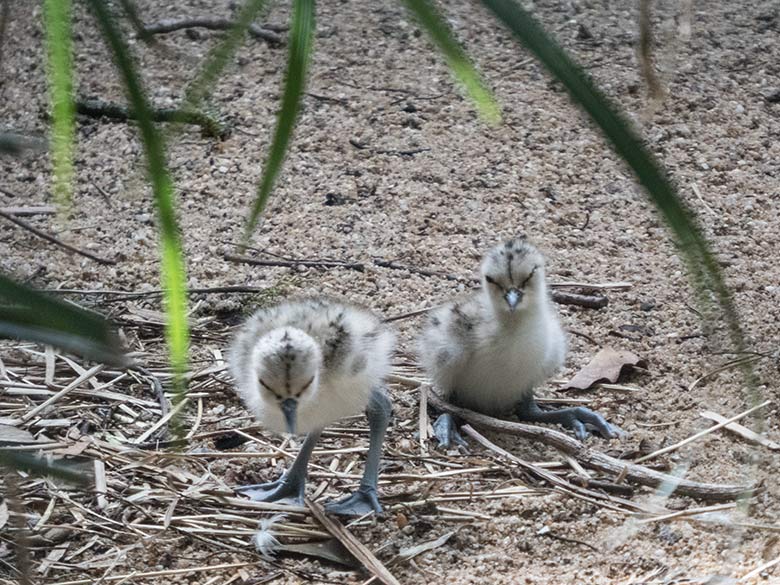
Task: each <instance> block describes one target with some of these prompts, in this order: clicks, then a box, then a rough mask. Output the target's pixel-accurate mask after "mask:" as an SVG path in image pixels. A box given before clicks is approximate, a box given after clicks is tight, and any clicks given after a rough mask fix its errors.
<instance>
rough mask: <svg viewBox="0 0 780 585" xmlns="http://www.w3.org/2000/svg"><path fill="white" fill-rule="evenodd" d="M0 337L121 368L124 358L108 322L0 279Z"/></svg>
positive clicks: (3, 277)
mask: <svg viewBox="0 0 780 585" xmlns="http://www.w3.org/2000/svg"><path fill="white" fill-rule="evenodd" d="M0 337H5V338H10V339H24V340H28V341H37V342H39V343H45V344H47V345H53V346H55V347H58V348H60V349H63V350H65V351H69V352H73V353H75V354H78V355H80V356H83V357H85V358H87V359H91V360H95V361H98V362H103V363H107V364H113V365H123V364H125V363H126V358H125V356H124V355H123V353H122V349H121V347H120V344H119V340H118V339H117V337H116V335H115V334H114V331H113V329H112V328H111V326H110V325H109V324H108V322H107V321H106V320H105V319H103V318H102V317H100V316H99V315H97V314H95V313H92V312H90V311H87V310H85V309H82V308H80V307H77V306H75V305H73V304H71V303H65V302H62V301H58V300H56V299H52V298H49V297H47V296H45V295H43V294H41V293H39V292H37V291H35V290H33V289H31V288H28V287H26V286H22V285H21V284H18V283H16V282H14V281H13V280H11V279H9V278H6V277H5V276H3V275H0Z"/></svg>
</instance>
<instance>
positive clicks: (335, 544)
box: [278, 538, 359, 568]
mask: <svg viewBox="0 0 780 585" xmlns="http://www.w3.org/2000/svg"><path fill="white" fill-rule="evenodd" d="M278 550H280V551H284V552H288V553H293V554H298V555H304V556H307V557H317V558H320V559H325V560H326V561H331V562H334V563H339V564H340V565H344V566H345V567H350V568H355V567H357V566H359V563H358V562H357V561H356V560H355V557H353V556H352V555H351V554H350V552H349V551H348V550H347V548H346V547H345V546H344V545H343V544H341V543H340V542H339V541H338V540H336V539H335V538H330V539H328V540H325V541H321V542H303V543H299V544H285V543H280V544H279V548H278Z"/></svg>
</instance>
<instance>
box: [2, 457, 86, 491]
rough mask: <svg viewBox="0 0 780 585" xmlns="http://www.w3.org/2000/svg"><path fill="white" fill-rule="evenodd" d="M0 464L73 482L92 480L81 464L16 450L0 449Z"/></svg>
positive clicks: (84, 482)
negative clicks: (49, 459)
mask: <svg viewBox="0 0 780 585" xmlns="http://www.w3.org/2000/svg"><path fill="white" fill-rule="evenodd" d="M0 465H1V466H3V467H10V468H11V469H16V470H17V471H26V472H27V473H31V474H33V475H39V476H43V477H46V476H51V477H56V478H58V479H64V480H65V481H69V482H70V483H75V484H86V483H90V482H91V481H92V478H91V477H90V476H89V475H88V474H85V473H84V469H83V467H82V466H77V465H73V464H68V463H63V462H59V461H48V460H46V459H42V458H41V457H36V456H35V455H30V454H28V453H20V452H18V451H8V450H6V449H0Z"/></svg>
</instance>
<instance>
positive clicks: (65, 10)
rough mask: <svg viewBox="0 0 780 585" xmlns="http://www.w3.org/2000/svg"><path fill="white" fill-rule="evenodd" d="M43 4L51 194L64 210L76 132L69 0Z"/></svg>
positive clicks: (48, 0)
mask: <svg viewBox="0 0 780 585" xmlns="http://www.w3.org/2000/svg"><path fill="white" fill-rule="evenodd" d="M43 8H44V10H43V15H44V22H45V25H46V26H45V29H46V50H47V55H48V62H47V68H46V70H47V76H48V81H49V97H50V100H51V114H52V127H51V153H52V166H53V171H54V198H55V201H56V202H57V204H58V205H59V206H60V208H61V209H62V210H66V209H67V208H68V207H69V206H70V201H71V195H72V191H73V145H74V143H75V135H76V130H75V128H76V125H75V124H76V122H75V119H76V118H75V108H74V105H73V53H72V45H71V34H70V19H71V10H70V8H71V7H70V0H45V2H44V7H43Z"/></svg>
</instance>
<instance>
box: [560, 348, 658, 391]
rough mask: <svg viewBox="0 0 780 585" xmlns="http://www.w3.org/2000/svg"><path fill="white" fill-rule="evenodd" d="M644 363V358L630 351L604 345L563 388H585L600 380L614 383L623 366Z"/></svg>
mask: <svg viewBox="0 0 780 585" xmlns="http://www.w3.org/2000/svg"><path fill="white" fill-rule="evenodd" d="M645 365H646V362H645V360H643V359H642V358H640V357H639V356H638V355H636V354H634V353H632V352H630V351H627V350H616V349H614V348H612V347H605V348H603V349H602V350H601V351H599V352H598V353H597V354H596V356H595V357H594V358H593V359H592V360H590V362H589V363H588V365H586V366H585V367H584V368H582V369H581V370H580V371H579V372H577V374H575V376H574V377H573V378H572V379H571V380H569V382H568V383H567V384H566V385H565V386H564V387H563V389H564V390H569V389H574V390H587V389H588V388H592V387H593V386H594V385H595V384H598V383H601V382H611V383H613V384H614V383H615V382H617V381H618V378H620V373H621V372H622V371H623V369H624V368H627V367H632V366H640V367H644V366H645Z"/></svg>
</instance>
